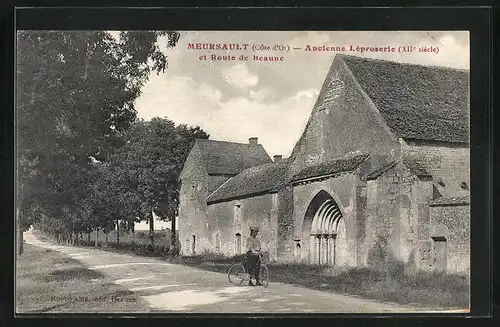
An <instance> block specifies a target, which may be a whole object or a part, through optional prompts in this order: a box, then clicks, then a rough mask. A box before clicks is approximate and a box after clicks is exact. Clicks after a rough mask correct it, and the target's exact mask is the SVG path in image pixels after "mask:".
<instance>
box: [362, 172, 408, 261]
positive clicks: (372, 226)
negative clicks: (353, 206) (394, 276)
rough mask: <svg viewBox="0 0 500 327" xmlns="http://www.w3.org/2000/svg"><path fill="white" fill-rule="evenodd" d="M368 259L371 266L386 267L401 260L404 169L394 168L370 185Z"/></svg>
mask: <svg viewBox="0 0 500 327" xmlns="http://www.w3.org/2000/svg"><path fill="white" fill-rule="evenodd" d="M367 184H368V185H367V211H368V212H367V221H366V228H365V244H364V246H365V252H364V253H365V258H364V260H362V261H363V262H365V263H367V264H368V265H383V264H384V262H387V260H391V259H396V258H399V257H400V234H399V233H400V229H401V223H400V217H399V216H400V212H399V209H400V208H399V196H400V194H401V169H400V168H399V167H395V168H393V169H391V170H389V171H388V172H386V173H385V174H383V175H382V176H379V177H378V178H377V180H375V181H369V182H368V183H367Z"/></svg>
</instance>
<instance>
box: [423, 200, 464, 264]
mask: <svg viewBox="0 0 500 327" xmlns="http://www.w3.org/2000/svg"><path fill="white" fill-rule="evenodd" d="M430 223H431V228H430V236H431V238H432V239H433V251H432V253H433V254H434V255H435V250H436V249H435V245H436V242H439V241H444V242H446V261H447V263H446V268H447V269H446V271H447V272H448V273H467V274H468V273H469V268H470V207H469V205H468V204H461V205H440V206H431V207H430ZM432 259H433V261H435V260H437V259H439V258H436V257H434V258H432ZM432 264H433V268H434V266H435V265H436V264H435V262H433V263H432Z"/></svg>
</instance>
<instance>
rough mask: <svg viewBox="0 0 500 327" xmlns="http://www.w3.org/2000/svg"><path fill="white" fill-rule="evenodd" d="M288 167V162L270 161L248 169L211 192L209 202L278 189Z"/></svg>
mask: <svg viewBox="0 0 500 327" xmlns="http://www.w3.org/2000/svg"><path fill="white" fill-rule="evenodd" d="M288 167H289V165H288V164H287V163H269V164H264V165H261V166H257V167H252V168H249V169H246V170H244V171H242V172H241V173H240V174H238V175H236V176H234V177H232V178H230V179H228V180H227V181H226V182H225V183H224V184H222V185H221V186H220V187H219V188H218V189H217V190H215V192H213V193H212V194H210V195H209V197H208V198H207V203H215V202H222V201H223V200H230V199H235V198H239V197H243V196H249V195H256V194H262V193H267V192H271V191H276V190H277V189H278V188H279V187H280V186H281V185H282V184H283V183H284V182H285V179H286V177H287V174H288Z"/></svg>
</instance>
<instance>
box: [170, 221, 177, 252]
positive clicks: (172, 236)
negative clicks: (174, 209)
mask: <svg viewBox="0 0 500 327" xmlns="http://www.w3.org/2000/svg"><path fill="white" fill-rule="evenodd" d="M170 226H171V229H172V230H171V231H170V252H171V253H172V251H174V249H175V247H176V245H177V242H176V240H177V234H176V232H175V229H176V226H175V217H173V218H172V224H171V225H170Z"/></svg>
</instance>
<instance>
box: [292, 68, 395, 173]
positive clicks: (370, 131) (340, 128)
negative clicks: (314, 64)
mask: <svg viewBox="0 0 500 327" xmlns="http://www.w3.org/2000/svg"><path fill="white" fill-rule="evenodd" d="M332 79H340V80H341V81H342V82H343V85H344V88H343V91H342V93H340V97H338V98H337V99H334V100H332V94H329V93H332V92H335V91H334V90H332V89H330V90H329V91H328V92H326V91H325V88H326V87H327V86H328V84H329V83H330V81H331V80H332ZM399 147H400V145H399V142H398V138H397V137H396V136H394V135H393V134H392V133H391V132H390V130H389V128H388V127H387V125H386V124H385V121H384V120H383V119H382V118H381V116H380V114H379V112H378V110H377V109H376V107H375V106H374V105H373V103H372V102H371V100H370V99H369V98H368V97H367V96H366V95H365V94H364V92H363V91H362V90H361V88H360V86H359V85H358V84H357V82H356V81H355V79H354V77H353V76H352V74H351V72H350V71H349V69H348V68H347V67H346V65H345V64H344V63H343V62H342V61H341V60H337V59H336V60H335V61H334V63H333V64H332V67H331V69H330V72H329V74H328V76H327V78H326V80H325V84H324V85H323V89H322V91H321V93H320V96H319V98H318V101H317V103H316V105H315V107H314V109H313V110H312V113H311V118H310V121H309V123H308V125H307V127H306V130H305V132H304V135H303V137H302V139H301V140H299V143H298V144H297V146H296V148H295V149H294V153H293V155H295V157H296V158H297V160H296V161H295V162H294V171H296V170H300V169H301V168H303V167H305V166H307V165H310V164H314V163H317V162H321V161H328V160H331V159H333V158H337V157H340V156H343V155H345V154H347V153H350V152H355V151H361V152H364V153H372V154H378V155H388V154H389V155H392V156H397V153H396V150H397V149H399Z"/></svg>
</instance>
